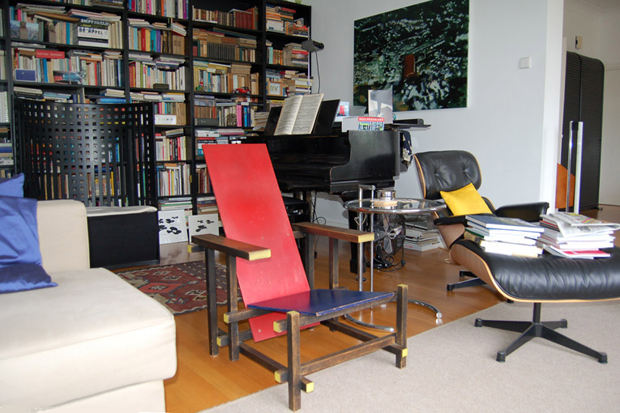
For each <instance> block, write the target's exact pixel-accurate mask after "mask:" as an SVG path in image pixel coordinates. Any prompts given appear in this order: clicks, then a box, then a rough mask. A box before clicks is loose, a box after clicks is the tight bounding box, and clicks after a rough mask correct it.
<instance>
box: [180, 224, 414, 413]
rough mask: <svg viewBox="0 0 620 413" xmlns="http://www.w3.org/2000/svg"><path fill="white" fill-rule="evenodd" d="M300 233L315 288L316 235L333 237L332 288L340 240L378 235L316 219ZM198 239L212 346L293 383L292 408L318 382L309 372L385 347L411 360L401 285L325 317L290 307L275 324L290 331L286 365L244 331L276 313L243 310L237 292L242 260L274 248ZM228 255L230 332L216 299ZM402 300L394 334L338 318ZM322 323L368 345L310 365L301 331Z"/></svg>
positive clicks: (401, 361) (400, 359)
mask: <svg viewBox="0 0 620 413" xmlns="http://www.w3.org/2000/svg"><path fill="white" fill-rule="evenodd" d="M293 229H294V231H295V235H296V237H298V238H301V237H303V242H302V244H303V248H302V255H303V262H304V267H305V270H306V276H307V277H308V283H309V285H310V288H311V289H314V251H313V246H314V237H315V236H327V237H328V238H329V288H330V289H338V288H340V287H339V285H338V283H339V274H338V252H339V242H340V241H346V242H353V243H363V242H369V241H372V240H373V239H374V234H372V233H367V232H362V231H357V230H351V229H344V228H337V227H329V226H324V225H317V224H311V223H297V224H293ZM192 242H194V243H196V244H198V245H201V246H203V247H205V260H206V263H207V269H206V272H207V295H208V320H209V349H210V353H211V355H213V356H217V355H218V354H219V347H224V346H228V352H229V358H230V360H231V361H236V360H238V359H239V354H240V353H242V354H244V355H246V356H247V357H249V358H250V359H252V360H254V361H255V362H257V363H259V364H260V365H262V366H263V367H266V368H267V369H269V370H270V371H272V372H273V373H274V375H275V379H276V381H277V382H279V383H284V382H288V393H289V408H290V409H291V410H294V411H295V410H298V409H299V408H300V406H301V390H304V391H305V392H311V391H312V390H313V389H314V384H313V382H312V381H311V380H309V379H307V378H306V377H305V376H306V375H309V374H311V373H314V372H316V371H319V370H322V369H325V368H327V367H330V366H333V365H336V364H339V363H342V362H345V361H348V360H351V359H354V358H357V357H360V356H363V355H366V354H369V353H371V352H374V351H376V350H379V349H383V350H386V351H389V352H391V353H393V354H394V355H396V366H397V367H398V368H404V367H405V366H406V358H407V285H399V286H398V291H397V292H395V293H393V294H390V295H389V296H388V297H386V298H384V299H381V300H375V301H372V302H370V303H366V304H361V305H356V306H354V307H349V308H346V309H340V310H336V311H333V312H330V313H329V314H326V315H321V316H310V315H300V314H299V313H298V312H296V311H289V312H288V313H287V317H286V319H285V320H281V321H279V322H275V323H274V331H276V332H280V333H284V332H286V335H287V352H288V358H287V365H286V366H285V365H283V364H281V363H279V362H278V361H276V360H273V359H272V358H270V357H268V356H267V355H265V354H263V353H261V352H259V351H258V350H256V349H255V348H253V347H251V346H249V345H248V344H247V343H245V342H246V341H247V340H250V339H251V338H252V333H251V331H250V329H247V330H242V331H241V330H240V329H239V323H240V322H242V321H245V320H248V319H249V318H251V317H255V316H259V315H262V314H266V313H269V312H272V311H269V310H264V309H258V308H255V309H250V308H246V309H239V305H238V295H237V278H236V260H237V259H238V258H240V259H244V260H249V261H253V260H260V259H264V258H268V257H270V256H271V251H270V250H269V249H265V248H261V247H258V246H255V245H250V244H247V243H242V242H238V241H234V240H231V239H227V238H225V237H221V236H217V235H201V236H194V237H192ZM216 251H218V252H221V253H224V254H226V263H227V265H226V268H227V284H228V286H227V289H228V293H227V294H228V304H227V306H228V308H227V310H228V311H227V312H226V313H225V314H224V321H225V322H226V323H227V325H228V331H224V330H221V329H219V327H218V320H217V305H216V297H215V252H216ZM394 299H396V302H397V313H396V325H395V327H396V328H395V331H394V333H391V334H387V335H385V336H375V335H373V334H370V333H368V332H366V331H363V330H360V329H357V328H355V327H352V326H350V325H348V324H345V323H343V322H341V321H339V320H338V318H339V317H340V316H343V315H345V314H348V313H351V312H355V311H359V310H363V309H366V308H370V307H373V306H376V305H381V304H385V303H388V302H391V301H394ZM315 323H321V324H323V325H326V326H328V327H329V328H330V329H331V330H332V331H339V332H342V333H345V334H347V335H349V336H351V337H354V338H356V339H358V340H360V341H362V343H360V344H357V345H355V346H353V347H350V348H347V349H344V350H341V351H338V352H336V353H334V354H330V355H326V356H324V357H320V358H317V359H315V360H311V361H308V362H305V363H302V362H301V358H300V331H301V329H302V328H303V327H304V326H308V325H311V324H315Z"/></svg>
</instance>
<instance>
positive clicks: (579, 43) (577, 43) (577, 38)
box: [575, 36, 583, 49]
mask: <svg viewBox="0 0 620 413" xmlns="http://www.w3.org/2000/svg"><path fill="white" fill-rule="evenodd" d="M582 47H583V37H581V36H575V49H581V48H582Z"/></svg>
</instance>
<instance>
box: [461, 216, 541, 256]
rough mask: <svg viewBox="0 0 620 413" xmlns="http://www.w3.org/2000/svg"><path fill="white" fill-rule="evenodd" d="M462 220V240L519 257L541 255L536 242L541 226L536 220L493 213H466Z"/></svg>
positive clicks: (484, 248)
mask: <svg viewBox="0 0 620 413" xmlns="http://www.w3.org/2000/svg"><path fill="white" fill-rule="evenodd" d="M466 219H467V228H466V229H465V235H464V236H465V239H469V240H472V241H474V242H475V243H477V244H478V245H480V247H481V248H482V249H483V250H485V251H486V252H491V253H497V254H504V255H514V256H521V257H538V256H539V255H540V254H542V251H543V250H542V247H540V246H538V245H536V241H537V240H538V238H539V237H540V236H541V234H542V233H543V231H544V228H542V227H541V226H540V225H538V224H537V223H531V222H527V221H524V220H522V219H518V218H504V217H496V216H494V215H467V218H466Z"/></svg>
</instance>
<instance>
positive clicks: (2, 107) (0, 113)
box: [0, 90, 10, 142]
mask: <svg viewBox="0 0 620 413" xmlns="http://www.w3.org/2000/svg"><path fill="white" fill-rule="evenodd" d="M9 114H10V113H9V92H8V91H6V90H3V91H0V122H1V123H9ZM4 129H5V128H4V127H0V142H3V140H4V138H5V136H7V135H8V131H7V132H6V133H5V131H4Z"/></svg>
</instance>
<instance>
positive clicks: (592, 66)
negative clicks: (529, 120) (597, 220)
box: [558, 52, 605, 211]
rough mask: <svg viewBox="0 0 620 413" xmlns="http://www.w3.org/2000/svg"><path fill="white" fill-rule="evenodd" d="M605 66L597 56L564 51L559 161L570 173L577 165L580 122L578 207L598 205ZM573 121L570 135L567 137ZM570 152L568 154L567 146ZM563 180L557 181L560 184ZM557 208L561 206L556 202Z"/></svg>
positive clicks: (586, 208) (583, 208)
mask: <svg viewBox="0 0 620 413" xmlns="http://www.w3.org/2000/svg"><path fill="white" fill-rule="evenodd" d="M604 81H605V67H604V65H603V63H602V62H601V61H600V60H598V59H593V58H590V57H586V56H581V55H579V54H577V53H574V52H568V53H567V56H566V85H565V97H564V119H563V127H562V133H563V139H562V158H561V163H562V165H563V166H565V167H567V168H568V160H569V158H570V160H571V165H570V171H571V173H573V174H574V173H575V171H576V167H577V133H578V131H577V122H579V121H581V122H583V144H582V156H581V163H582V165H581V179H580V182H581V188H580V191H579V197H580V202H579V210H580V211H585V210H588V209H593V208H597V207H598V200H599V183H600V169H601V144H602V131H603V87H604ZM571 121H572V122H573V134H572V136H573V138H572V145H571V142H570V140H571V139H570V137H571ZM571 146H572V149H571V151H570V156H569V148H571ZM563 184H564V183H558V185H563ZM558 207H559V208H562V207H564V205H558Z"/></svg>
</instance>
